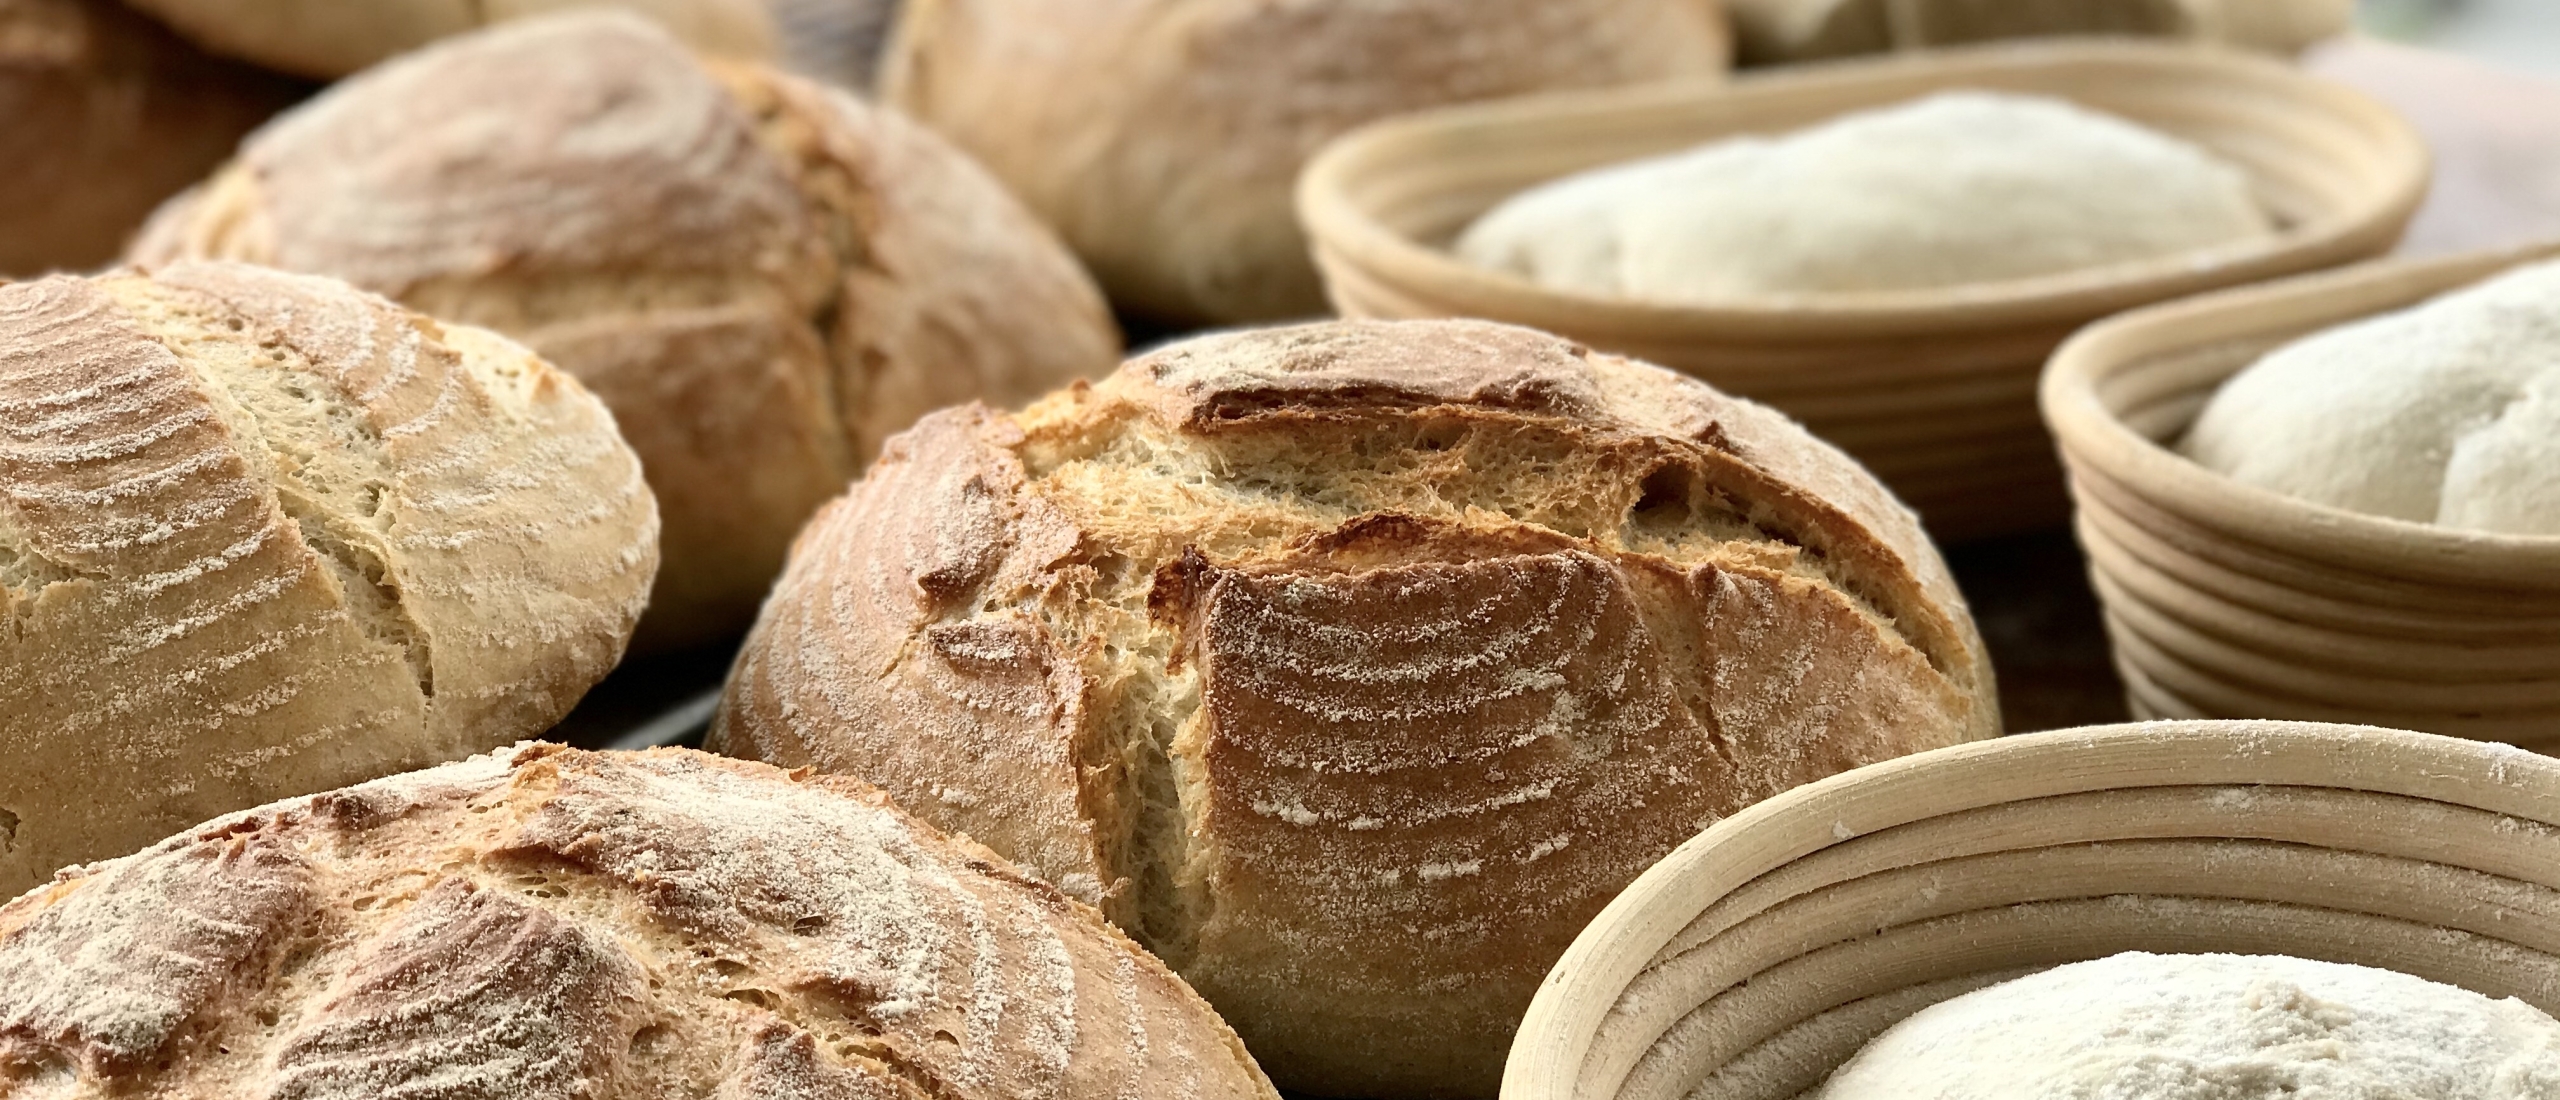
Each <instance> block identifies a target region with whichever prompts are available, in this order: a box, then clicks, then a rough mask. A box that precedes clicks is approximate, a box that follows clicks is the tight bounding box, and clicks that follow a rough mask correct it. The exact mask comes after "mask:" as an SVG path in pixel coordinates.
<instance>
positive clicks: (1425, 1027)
mask: <svg viewBox="0 0 2560 1100" xmlns="http://www.w3.org/2000/svg"><path fill="white" fill-rule="evenodd" d="M1994 699H1995V697H1994V695H1993V693H1992V683H1991V672H1990V669H1989V667H1988V665H1987V663H1986V662H1985V659H1984V656H1983V651H1982V647H1981V642H1980V640H1979V639H1978V638H1977V637H1976V635H1975V632H1974V627H1973V623H1972V620H1971V618H1970V616H1969V615H1968V614H1967V612H1966V610H1965V605H1964V600H1963V599H1962V597H1960V596H1959V595H1958V594H1957V592H1956V588H1955V585H1954V582H1953V581H1952V580H1950V579H1949V577H1948V575H1947V572H1946V567H1945V566H1944V565H1943V564H1942V563H1941V562H1940V560H1939V558H1938V555H1937V552H1936V551H1935V550H1934V549H1933V548H1931V546H1930V545H1929V543H1928V541H1927V539H1926V538H1925V537H1923V536H1922V534H1921V532H1920V528H1919V525H1918V524H1917V523H1916V522H1914V521H1913V519H1912V517H1911V514H1910V513H1909V512H1908V511H1906V510H1904V509H1903V508H1902V507H1901V506H1900V505H1899V504H1897V503H1895V502H1894V500H1893V499H1892V497H1890V496H1889V495H1887V494H1886V492H1885V490H1884V489H1883V488H1882V487H1881V486H1879V485H1878V484H1877V483H1876V482H1875V480H1874V479H1873V478H1872V477H1870V476H1869V475H1868V474H1867V473H1866V472H1865V471H1864V470H1862V469H1860V468H1859V467H1857V466H1856V465H1855V464H1853V463H1851V462H1850V461H1849V460H1848V459H1847V458H1846V457H1844V456H1842V455H1841V454H1840V453H1839V452H1838V451H1835V450H1832V449H1831V448H1830V447H1827V446H1825V445H1823V444H1822V443H1820V442H1818V441H1816V440H1815V439H1814V438H1813V437H1811V436H1809V435H1807V434H1805V432H1804V430H1803V429H1801V428H1799V427H1797V426H1796V425H1795V424H1793V423H1791V422H1789V421H1788V420H1786V419H1785V418H1783V417H1781V416H1779V415H1778V414H1776V413H1774V412H1771V411H1769V410H1767V409H1764V408H1761V407H1759V406H1757V405H1751V404H1747V403H1745V402H1741V401H1736V400H1733V399H1731V398H1728V397H1725V396H1723V395H1722V394H1719V393H1717V392H1715V391H1714V390H1711V389H1709V388H1707V387H1706V386H1705V385H1704V384H1702V383H1699V382H1696V381H1693V380H1690V379H1688V378H1685V377H1682V376H1679V375H1674V374H1672V373H1670V372H1668V371H1664V370H1661V369H1659V368H1656V367H1650V366H1646V365H1643V364H1640V363H1633V362H1629V361H1627V360H1624V359H1618V358H1614V357H1610V356H1606V355H1600V354H1597V353H1593V352H1590V351H1588V350H1585V349H1583V348H1580V347H1576V346H1574V345H1572V344H1568V343H1566V342H1564V341H1562V340H1558V339H1556V338H1554V337H1551V336H1546V335H1543V334H1540V333H1536V332H1532V331H1530V330H1527V329H1520V328H1512V327H1509V326H1504V325H1493V324H1485V323H1481V322H1464V321H1445V322H1410V323H1402V324H1396V323H1378V322H1346V323H1335V324H1326V325H1313V326H1306V327H1299V328H1286V329H1268V330H1260V331H1250V332H1241V333H1235V334H1227V335H1217V336H1209V337H1204V338H1201V339H1197V340H1193V341H1190V342H1187V343H1182V344H1177V345H1174V346H1172V347H1169V348H1166V349H1164V350H1162V351H1159V352H1156V353H1154V354H1151V355H1148V356H1145V357H1142V358H1139V359H1137V360H1134V361H1132V362H1130V363H1129V364H1128V365H1126V366H1124V367H1122V368H1121V369H1120V371H1119V372H1118V373H1117V374H1114V375H1113V376H1112V377H1111V378H1110V379H1109V380H1107V381H1105V382H1103V383H1102V384H1100V385H1095V386H1086V385H1079V386H1076V387H1074V388H1072V389H1069V390H1067V391H1065V392H1063V393H1059V394H1056V395H1053V396H1051V397H1049V398H1048V399H1046V400H1043V401H1041V402H1039V403H1037V404H1035V405H1033V406H1031V407H1030V408H1029V409H1028V410H1026V411H1023V412H1020V413H1000V412H995V411H992V410H989V409H987V408H986V407H984V406H970V407H967V408H961V409H954V410H950V411H946V412H941V413H936V414H934V415H933V416H930V417H927V418H926V419H925V420H924V422H923V423H921V424H919V425H918V426H917V427H916V428H915V430H914V431H911V432H909V433H907V434H906V435H904V436H901V437H899V438H898V439H897V440H896V441H894V442H892V443H891V444H890V446H889V449H888V451H887V453H886V454H885V455H884V456H883V458H882V459H881V461H880V464H879V465H878V466H876V467H875V468H873V470H872V471H871V472H870V473H869V474H868V475H867V476H865V477H864V479H863V480H862V481H861V482H860V483H859V484H858V485H856V486H855V487H854V489H853V491H852V493H851V494H849V495H848V496H847V497H845V499H843V500H841V501H838V502H837V503H835V504H833V505H831V506H829V507H828V509H827V510H826V511H825V512H823V513H821V515H820V516H819V518H818V519H817V520H815V521H814V522H813V523H812V524H811V526H810V528H809V530H808V532H807V533H806V534H804V535H803V536H802V537H801V540H800V543H799V546H798V549H797V551H796V552H795V554H794V556H793V560H792V564H791V567H790V568H789V570H787V571H786V572H785V573H784V575H783V579H782V580H781V582H780V583H779V584H778V585H777V586H776V588H775V590H774V594H773V597H772V599H771V600H770V601H769V602H768V603H767V604H766V605H765V611H764V616H763V618H762V620H761V621H760V622H759V623H758V624H757V627H756V631H755V633H754V634H752V635H750V636H749V639H748V642H747V648H746V650H745V651H744V652H743V653H742V654H741V655H740V657H739V659H738V664H737V666H736V668H735V670H734V671H733V672H732V673H731V679H730V684H729V689H728V695H727V698H726V700H725V701H724V703H723V705H722V707H721V710H720V714H719V718H718V720H717V722H716V723H715V725H714V727H713V730H712V733H711V744H712V745H713V747H715V748H717V749H719V750H722V751H726V752H731V753H736V754H741V755H746V756H752V757H755V758H758V759H763V760H768V761H772V762H775V763H779V764H784V765H791V766H797V765H814V766H817V767H819V768H821V769H824V770H827V771H834V772H842V773H845V774H851V775H859V776H862V777H864V778H866V779H869V780H870V781H872V782H875V783H878V784H880V785H881V786H882V787H883V788H885V789H887V790H888V791H889V793H890V794H891V795H892V796H893V797H895V798H897V799H898V800H899V804H900V805H903V806H906V807H907V808H908V809H910V810H912V811H913V812H915V813H916V814H918V815H919V816H921V817H923V818H925V819H926V820H928V821H932V822H935V823H936V824H939V825H941V826H943V827H944V828H947V829H952V830H955V831H960V832H966V833H968V834H969V835H970V836H972V837H975V838H977V839H978V840H980V841H982V842H984V843H986V844H988V845H989V846H990V847H993V848H995V849H996V850H997V851H998V852H1001V853H1005V854H1006V855H1007V856H1008V857H1009V858H1013V859H1018V860H1020V861H1022V862H1023V863H1025V864H1026V865H1028V866H1029V867H1031V868H1032V869H1033V870H1035V871H1037V872H1039V873H1040V874H1042V875H1045V876H1047V877H1048V878H1049V880H1050V881H1052V882H1055V883H1057V884H1058V885H1059V886H1060V887H1061V888H1063V889H1065V890H1066V891H1067V892H1068V893H1071V894H1074V895H1076V896H1078V897H1082V898H1087V899H1090V900H1094V901H1096V902H1098V903H1099V904H1100V905H1101V906H1102V908H1103V910H1104V912H1106V913H1108V914H1109V915H1110V916H1111V917H1112V919H1114V920H1115V921H1118V922H1119V923H1120V925H1121V927H1123V928H1126V929H1128V930H1129V931H1130V933H1131V934H1132V935H1134V936H1136V937H1137V938H1138V940H1139V942H1141V943H1144V944H1146V945H1148V947H1150V948H1151V949H1153V950H1154V951H1156V953H1157V954H1158V955H1160V956H1162V957H1163V958H1164V959H1165V961H1167V962H1168V963H1171V964H1172V965H1173V967H1174V969H1176V970H1178V971H1181V972H1182V974H1183V975H1184V976H1185V977H1187V978H1189V979H1190V980H1191V982H1192V984H1193V985H1194V986H1196V987H1198V988H1199V990H1200V992H1201V993H1202V994H1203V995H1205V996H1207V997H1208V998H1209V1001H1210V1003H1212V1004H1215V1005H1217V1006H1218V1009H1219V1011H1220V1012H1222V1013H1224V1014H1225V1015H1226V1017H1227V1019H1228V1021H1229V1022H1231V1023H1233V1024H1235V1026H1236V1030H1237V1031H1238V1032H1240V1033H1242V1034H1243V1035H1244V1037H1245V1042H1246V1045H1248V1046H1250V1047H1251V1048H1252V1049H1253V1051H1254V1056H1255V1057H1256V1058H1258V1059H1260V1060H1261V1062H1262V1064H1263V1066H1264V1067H1265V1068H1267V1069H1269V1070H1270V1071H1271V1074H1272V1077H1273V1079H1274V1080H1275V1081H1278V1082H1279V1083H1280V1084H1281V1085H1282V1087H1285V1088H1289V1089H1292V1090H1295V1091H1303V1092H1308V1093H1312V1094H1316V1095H1321V1096H1360V1097H1377V1098H1385V1100H1394V1098H1399V1097H1426V1096H1430V1097H1447V1096H1484V1097H1489V1096H1491V1095H1493V1093H1494V1089H1495V1085H1496V1082H1497V1080H1498V1078H1499V1077H1500V1075H1501V1072H1502V1061H1503V1052H1504V1051H1505V1050H1506V1049H1507V1048H1508V1046H1509V1044H1510V1041H1511V1033H1512V1030H1513V1028H1514V1027H1516V1026H1517V1024H1518V1022H1519V1018H1520V1014H1521V1012H1522V1011H1523V1010H1525V1009H1526V1008H1527V1007H1528V1003H1529V998H1530V995H1531V994H1532V993H1533V992H1534V991H1535V990H1536V988H1537V984H1538V981H1539V979H1540V978H1541V977H1543V976H1544V975H1545V973H1546V971H1547V968H1548V966H1549V965H1550V964H1552V963H1553V962H1554V961H1555V960H1556V957H1557V956H1558V955H1560V954H1561V953H1563V951H1564V949H1565V946H1566V945H1567V944H1568V943H1569V942H1571V940H1572V939H1573V937H1574V935H1575V934H1576V933H1577V932H1579V931H1580V930H1581V928H1582V926H1583V925H1584V923H1586V922H1587V921H1589V920H1590V919H1591V917H1592V916H1593V915H1594V914H1595V913H1597V912H1598V911H1599V909H1600V907H1601V906H1602V905H1603V904H1604V903H1606V902H1607V901H1608V900H1609V898H1610V897H1611V896H1612V895H1614V894H1616V893H1617V891H1618V890H1619V888H1621V887H1623V886H1625V885H1626V884H1627V883H1628V882H1629V881H1631V880H1632V879H1634V878H1635V876H1636V875H1637V874H1638V873H1639V872H1641V871H1643V870H1644V869H1645V868H1646V867H1648V866H1650V865H1651V864H1652V863H1653V862H1654V861H1655V860H1658V859H1660V858H1661V857H1662V856H1663V855H1664V854H1666V853H1668V852H1669V851H1670V850H1671V849H1672V847H1673V846H1675V845H1677V844H1679V843H1680V842H1681V841H1683V840H1686V839H1688V838H1689V837H1690V836H1691V835H1693V834H1695V833H1696V832H1697V831H1698V830H1700V829H1701V828H1704V827H1705V826H1706V825H1708V824H1709V823H1711V822H1713V821H1715V820H1717V819H1719V818H1721V817H1724V816H1725V815H1728V814H1731V813H1733V812H1734V811H1736V810H1739V809H1741V808H1742V807H1744V806H1747V805H1749V804H1751V803H1752V802H1755V801H1757V800H1759V799H1761V798H1765V797H1767V796H1769V795H1772V794H1776V793H1777V792H1779V791H1783V790H1786V789H1788V788H1790V787H1793V786H1796V785H1798V784H1801V783H1804V782H1807V781H1810V780H1813V779H1817V778H1820V777H1823V776H1827V775H1830V774H1832V773H1834V772H1838V771H1842V770H1845V769H1848V768H1852V767H1856V766H1858V765H1860V764H1865V763H1869V762H1872V761H1877V760H1883V759H1886V758H1889V757H1893V756H1899V755H1902V754H1904V753H1908V752H1913V751H1916V750H1920V749H1927V748H1935V747H1938V746H1941V745H1948V744H1953V743H1956V742H1959V741H1964V740H1968V739H1972V738H1978V737H1986V736H1990V735H1992V734H1994V733H1996V732H1997V731H1998V729H1999V717H1998V714H1997V712H1996V709H1995V702H1994Z"/></svg>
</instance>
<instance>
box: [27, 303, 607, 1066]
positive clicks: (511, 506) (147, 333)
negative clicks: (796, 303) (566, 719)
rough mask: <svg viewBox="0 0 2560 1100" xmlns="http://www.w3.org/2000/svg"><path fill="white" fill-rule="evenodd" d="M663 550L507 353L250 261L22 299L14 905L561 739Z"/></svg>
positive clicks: (588, 405)
mask: <svg viewBox="0 0 2560 1100" xmlns="http://www.w3.org/2000/svg"><path fill="white" fill-rule="evenodd" d="M657 535H658V518H657V511H656V508H655V506H654V505H653V504H652V503H651V501H650V498H649V492H648V489H647V488H646V487H645V486H643V485H642V484H641V481H640V466H639V462H638V461H637V460H636V459H635V458H634V456H633V455H632V453H631V450H630V448H629V447H627V446H625V445H624V444H623V442H622V439H621V437H619V436H617V435H615V434H614V430H613V419H612V417H611V416H610V415H609V414H608V413H606V411H605V409H604V406H603V405H602V404H600V403H598V402H597V401H596V400H595V398H594V397H592V396H590V395H588V394H587V392H586V391H585V390H583V389H580V388H579V387H578V385H577V383H576V382H573V381H571V380H570V379H569V378H568V377H567V376H566V375H563V374H561V373H559V372H558V371H555V370H553V369H552V368H551V367H549V366H547V365H545V364H544V363H543V362H542V361H541V360H540V359H537V358H535V357H534V356H533V355H532V354H531V353H529V352H527V351H525V350H524V349H523V348H521V347H518V346H517V345H515V344H512V343H509V342H507V341H506V340H505V339H503V338H500V337H498V336H496V335H493V334H491V333H488V332H484V331H481V330H478V329H472V328H465V327H462V326H448V325H439V324H437V323H436V322H433V321H430V320H428V319H426V318H424V317H420V316H418V315H417V314H414V313H410V312H408V311H407V310H404V309H401V308H399V307H397V306H394V305H392V304H391V303H389V302H385V301H383V300H382V299H379V298H376V297H373V296H372V295H369V294H363V293H359V292H357V291H355V290H353V289H352V288H349V287H348V286H346V285H345V284H343V283H340V282H337V281H336V280H333V279H319V278H311V277H306V276H295V275H286V274H282V273H278V272H273V271H266V270H262V269H258V268H251V267H245V266H240V265H234V264H200V263H185V264H177V265H173V266H171V267H169V268H167V269H165V270H162V271H160V272H158V273H156V274H155V275H152V276H150V277H144V276H141V275H135V274H130V273H118V274H111V275H106V276H101V277H99V278H96V279H81V278H76V277H71V276H56V277H54V278H50V279H46V280H43V281H41V282H33V283H18V284H14V285H9V286H5V287H0V893H9V894H15V893H17V892H18V891H21V890H24V889H26V888H27V887H29V886H31V885H33V884H35V883H36V882H38V881H41V880H42V878H43V876H45V875H47V874H50V873H52V872H53V870H54V869H55V868H57V867H60V866H63V865H65V864H68V863H72V862H76V861H80V860H88V859H98V858H102V857H106V856H114V855H121V854H123V853H126V852H130V851H133V850H135V849H137V848H140V847H142V846H143V845H145V844H149V843H150V842H151V841H153V840H155V839H157V838H159V837H163V836H167V835H168V834H169V833H170V832H171V831H173V830H175V829H180V828H184V827H185V826H186V825H187V824H189V823H191V822H196V821H201V820H203V819H205V818H207V817H211V816H213V815H215V814H220V813H228V812H230V811H233V810H237V809H240V808H242V807H245V806H255V805H257V804H259V803H262V802H266V801H269V800H272V799H275V798H279V797H283V796H286V795H293V794H301V793H305V792H309V791H316V790H326V789H328V788H330V787H336V786H341V785H343V784H347V783H352V782H356V781H358V780H363V779H371V778H373V777H375V776H379V775H386V774H389V773H391V772H395V771H401V770H404V769H408V768H415V767H419V766H421V765H425V764H431V763H435V762H438V761H442V760H453V759H458V758H460V757H463V756H467V755H469V754H471V753H474V752H481V751H485V750H487V749H489V748H490V747H492V746H495V745H503V744H507V743H508V742H511V741H515V740H518V739H520V738H524V737H528V736H531V735H533V734H536V733H540V732H541V731H543V730H545V729H548V728H550V726H551V725H552V723H554V722H557V721H559V719H560V716H561V715H563V714H566V713H568V711H569V708H570V706H571V705H573V704H575V703H576V702H577V701H578V697H579V696H580V695H583V694H584V693H585V692H586V690H587V688H588V687H590V686H592V685H593V684H594V683H595V682H596V681H597V680H599V679H601V678H603V676H604V674H605V673H606V671H607V670H609V669H611V668H612V667H613V665H614V662H615V661H616V660H618V659H620V657H621V655H622V648H623V644H624V642H625V641H626V640H627V639H629V637H630V636H631V628H632V623H633V622H634V621H635V620H636V619H637V618H638V617H639V614H640V608H641V604H642V601H643V599H644V598H645V597H646V595H647V593H648V590H649V578H650V575H651V573H652V572H653V571H654V570H655V569H656V568H657V558H658V553H657ZM10 984H11V983H9V982H7V981H0V988H7V987H8V986H9V985H10ZM6 1091H7V1090H5V1089H0V1094H5V1093H6Z"/></svg>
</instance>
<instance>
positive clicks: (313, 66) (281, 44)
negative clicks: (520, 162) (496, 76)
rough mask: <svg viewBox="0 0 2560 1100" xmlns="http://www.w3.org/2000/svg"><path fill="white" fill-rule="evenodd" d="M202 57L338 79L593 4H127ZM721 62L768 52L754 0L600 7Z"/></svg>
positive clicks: (410, 0)
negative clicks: (190, 43) (496, 27)
mask: <svg viewBox="0 0 2560 1100" xmlns="http://www.w3.org/2000/svg"><path fill="white" fill-rule="evenodd" d="M127 2H129V3H131V4H133V6H135V7H138V8H141V9H142V10H144V11H147V12H150V13H152V14H153V15H155V16H158V17H159V18H160V19H161V20H163V21H164V22H166V23H168V24H169V25H170V26H172V27H176V28H177V29H178V30H179V32H180V33H183V34H185V35H187V36H188V37H190V38H193V39H195V40H196V41H197V42H199V43H202V44H203V45H204V47H205V48H206V49H209V50H212V51H214V52H216V53H220V54H224V55H226V56H230V57H238V58H244V59H246V60H249V61H251V62H254V63H256V64H259V65H264V66H266V67H267V68H270V69H276V70H280V71H283V72H289V73H299V74H301V75H303V76H309V77H317V78H321V79H335V78H337V77H342V76H345V75H347V74H349V73H352V72H355V71H356V70H358V69H362V68H364V67H366V66H368V65H372V64H375V63H376V62H380V61H382V60H384V59H386V58H390V57H392V56H394V55H397V54H401V53H406V52H408V51H410V50H414V49H417V48H419V47H421V46H424V45H426V44H428V43H430V42H433V41H435V40H437V39H439V38H449V37H452V36H454V35H458V34H465V33H468V32H470V31H473V30H477V29H479V28H481V27H485V26H488V25H491V24H494V23H500V22H504V21H507V20H510V19H522V18H526V17H528V16H538V15H542V14H545V13H547V12H552V11H556V10H559V9H562V8H569V7H578V6H593V5H594V4H595V3H597V0H368V2H366V3H362V4H349V3H344V2H343V0H127ZM603 2H604V3H607V4H610V5H611V6H613V7H617V8H621V9H624V10H626V11H630V12H634V13H637V14H640V15H644V16H647V17H648V18H649V19H650V20H651V21H653V22H655V23H657V24H658V25H659V26H662V27H665V28H666V29H667V30H668V31H669V32H670V33H672V34H674V35H675V36H676V37H677V38H680V39H682V40H684V42H685V43H686V45H688V46H690V47H692V48H694V49H697V50H701V51H703V52H704V53H708V54H713V55H717V56H722V57H740V58H762V57H764V56H766V55H768V54H771V53H772V52H773V46H774V43H773V37H774V34H773V20H772V17H771V16H770V15H768V14H767V13H766V11H765V9H764V5H763V4H762V3H760V2H758V0H603Z"/></svg>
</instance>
